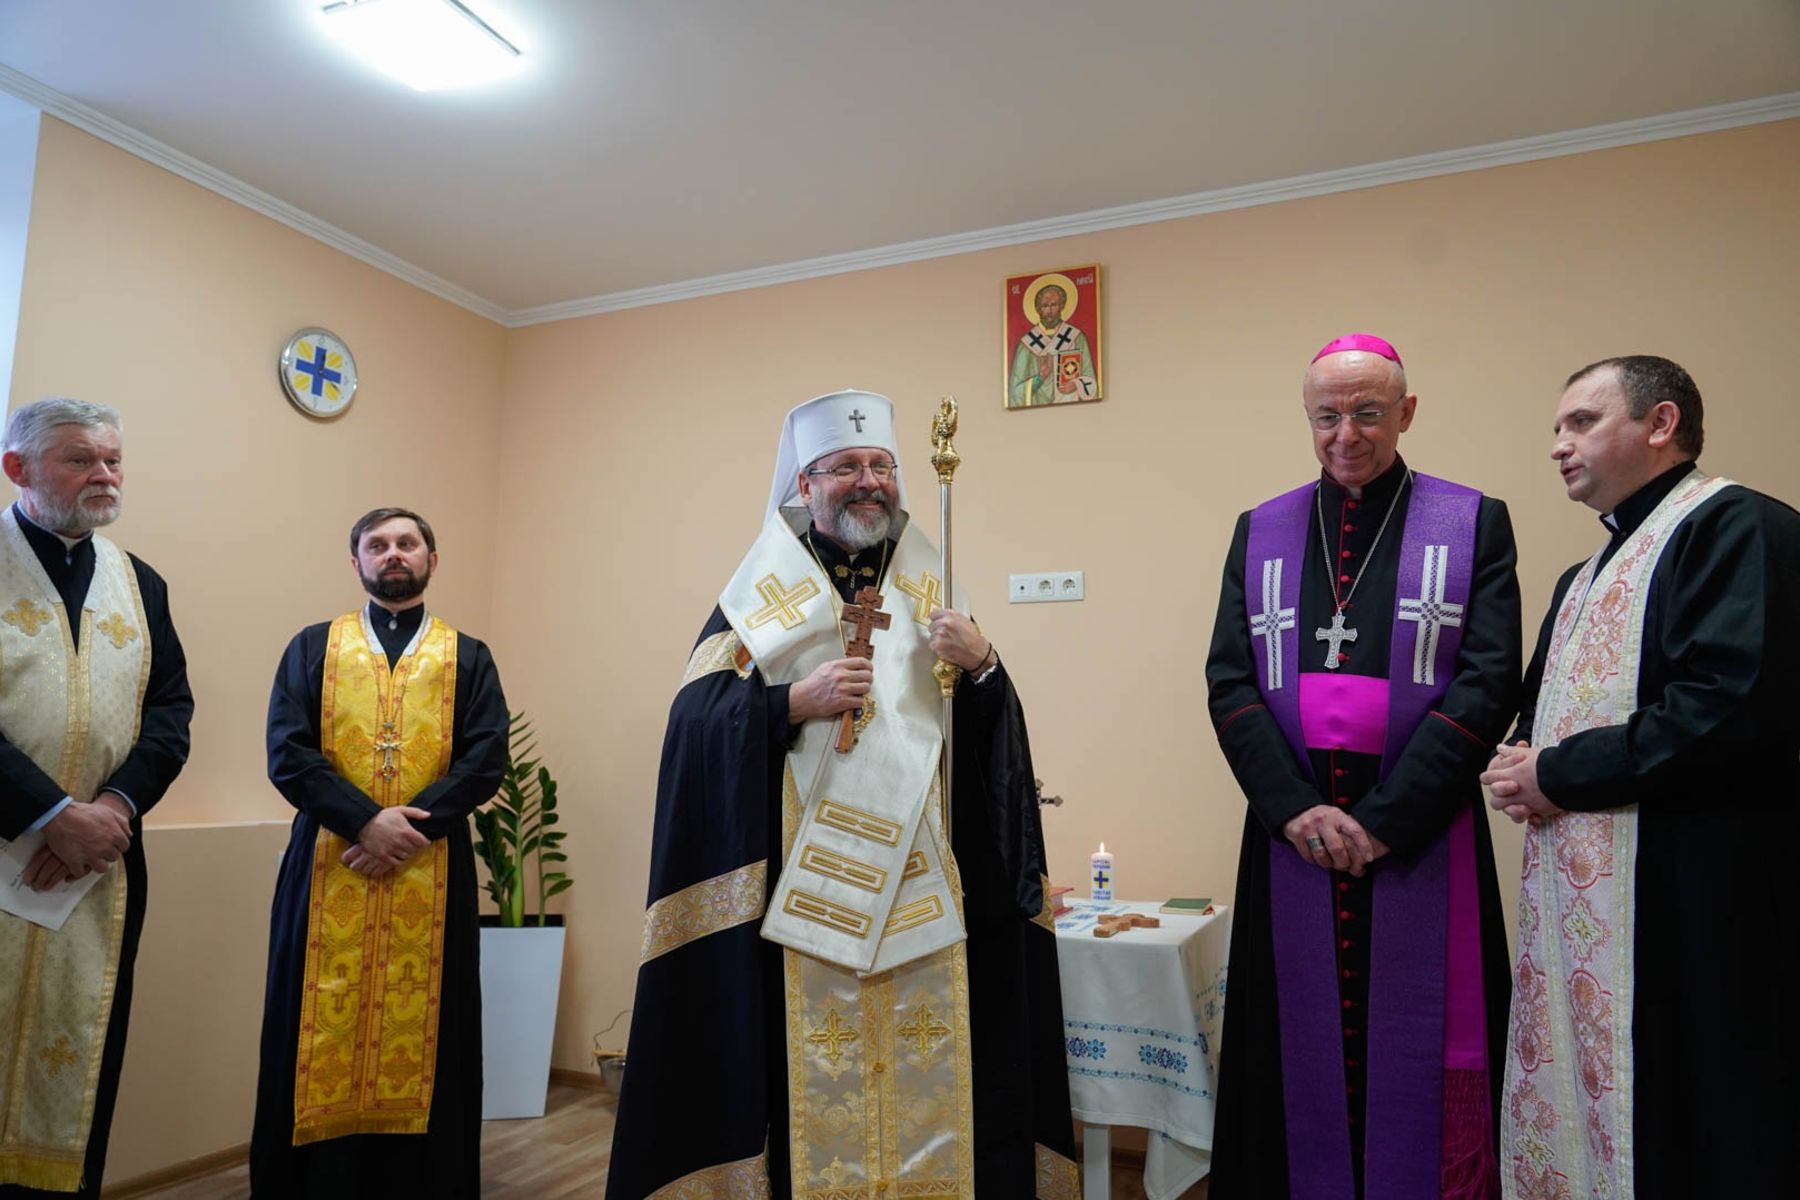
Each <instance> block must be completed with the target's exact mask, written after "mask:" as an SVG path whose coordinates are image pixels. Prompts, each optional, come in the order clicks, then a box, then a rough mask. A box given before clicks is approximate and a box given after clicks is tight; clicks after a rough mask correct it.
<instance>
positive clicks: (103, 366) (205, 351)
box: [12, 117, 505, 822]
mask: <svg viewBox="0 0 1800 1200" xmlns="http://www.w3.org/2000/svg"><path fill="white" fill-rule="evenodd" d="M306 325H323V326H325V327H326V328H328V329H331V330H332V331H334V332H335V333H337V334H338V335H339V336H340V337H342V338H344V339H345V340H346V342H348V344H349V346H350V349H351V352H352V353H354V354H355V355H356V364H357V369H358V371H359V373H360V376H361V385H360V387H359V389H358V392H357V397H356V401H355V403H353V404H352V405H351V406H350V409H349V410H348V411H347V412H346V413H345V414H344V415H343V416H342V417H341V418H339V419H337V420H335V421H330V422H319V421H315V420H313V419H312V418H310V417H306V416H304V415H302V414H301V413H300V412H299V411H298V410H296V409H295V408H294V407H293V406H292V405H291V404H289V403H288V402H287V400H286V398H285V397H284V396H283V394H282V392H281V386H280V384H279V383H278V382H277V381H276V371H275V364H276V358H277V356H278V355H279V354H280V353H281V347H282V345H283V344H284V343H285V342H286V341H287V339H288V337H289V335H290V334H292V333H293V332H294V331H295V330H296V329H299V328H301V327H303V326H306ZM504 334H505V331H504V330H502V329H501V328H500V327H499V326H497V325H495V324H494V323H493V322H491V321H487V320H484V319H483V318H480V317H476V316H472V315H471V314H469V313H468V312H466V311H464V310H463V309H460V308H457V307H456V306H455V305H452V304H450V303H448V302H446V301H443V300H439V299H437V298H436V297H434V296H430V295H428V294H426V293H424V292H421V291H419V290H418V289H417V288H414V287H412V286H410V285H408V284H405V283H402V282H401V281H399V280H398V279H395V278H394V277H393V276H391V275H388V274H386V273H384V272H381V271H377V270H375V269H374V268H373V267H369V266H366V265H364V264H363V263H360V262H357V261H356V260H354V259H351V258H349V257H348V256H346V255H343V254H339V253H337V252H335V251H332V250H328V249H326V248H324V247H322V246H321V245H320V244H319V243H318V242H316V241H314V240H313V239H311V238H308V237H305V236H303V235H301V234H298V233H295V232H293V231H292V230H290V229H287V228H285V227H283V226H281V225H278V224H276V223H275V222H273V221H271V220H269V219H268V218H266V217H262V216H259V215H257V214H255V213H253V212H251V211H249V210H248V209H246V208H243V207H242V206H240V205H237V204H234V203H232V202H231V201H229V200H226V199H224V198H222V197H220V196H217V195H214V194H213V193H211V192H208V191H206V190H205V189H203V188H200V187H197V186H195V185H194V184H191V183H188V182H186V181H185V180H182V179H179V178H177V177H176V176H174V175H171V174H169V173H168V172H166V171H163V170H161V169H160V168H157V167H154V166H151V165H150V164H149V163H146V162H144V161H142V160H141V159H138V158H135V157H133V156H131V155H129V154H126V153H124V152H123V151H120V150H117V149H115V148H113V147H111V146H108V145H106V144H105V143H103V142H100V141H98V140H96V139H94V138H92V137H90V136H88V135H87V134H85V133H82V132H80V131H79V130H76V129H74V128H72V127H70V126H68V125H65V124H63V123H62V122H60V121H57V120H55V119H54V118H49V117H46V118H45V119H44V128H43V136H42V139H41V142H40V146H39V156H38V171H37V185H36V192H35V196H34V199H33V203H32V215H31V231H30V238H29V241H28V244H27V248H26V258H25V287H24V295H23V297H22V300H21V305H20V318H19V344H18V356H17V361H16V364H15V366H14V368H13V378H12V399H13V401H14V402H15V403H20V402H26V401H30V400H36V399H38V398H39V397H41V396H44V395H49V394H52V393H62V394H66V395H71V396H80V397H83V398H86V399H93V400H104V401H106V402H107V403H110V404H113V405H115V406H117V407H118V408H119V410H120V411H121V412H122V413H123V414H124V417H125V467H126V481H125V499H126V504H125V515H124V516H123V517H122V518H121V519H120V520H119V523H118V524H117V526H115V527H114V529H113V530H112V531H110V532H112V533H113V535H114V536H115V537H116V538H117V540H118V541H119V543H120V544H121V545H123V546H124V547H126V548H127V549H129V550H131V551H133V552H134V553H136V554H138V555H139V556H140V557H142V558H143V559H144V560H145V561H146V562H148V563H150V564H151V565H152V566H154V567H155V568H156V569H157V570H158V571H159V572H161V573H162V575H163V577H164V578H165V579H167V580H169V584H170V586H169V598H170V605H171V607H172V608H173V610H174V614H175V621H176V627H177V628H178V629H179V630H180V632H181V634H182V645H183V647H184V648H185V649H186V651H187V656H188V675H189V678H190V679H191V681H192V683H193V686H194V694H195V697H196V709H195V714H194V753H193V758H192V759H191V761H190V762H189V763H188V767H187V770H186V771H185V772H184V773H183V775H182V777H181V780H180V782H179V784H178V785H177V787H176V788H175V790H174V791H173V792H172V793H171V794H170V795H169V797H168V799H167V800H166V801H165V802H164V803H163V805H162V807H161V808H159V809H158V810H157V811H156V813H155V819H157V820H159V821H163V822H175V821H181V822H197V821H232V820H245V819H252V818H258V817H276V816H281V815H283V814H284V813H288V812H291V810H289V809H288V808H287V806H286V804H284V803H283V802H282V801H281V800H280V798H279V797H277V796H276V795H275V793H274V791H273V790H271V789H270V788H269V786H268V783H267V780H266V778H265V775H264V760H263V718H264V715H265V713H266V711H267V707H268V696H269V681H270V680H271V679H272V678H273V677H274V671H275V663H276V660H277V659H278V658H279V657H280V655H281V650H282V647H283V646H285V645H286V644H287V641H288V639H289V638H290V637H292V636H293V634H294V633H295V632H296V631H297V630H299V629H300V627H301V626H303V625H306V624H309V623H311V622H313V621H322V620H326V619H328V618H330V617H332V616H335V615H336V614H338V613H340V612H344V611H346V610H348V609H350V608H354V607H355V606H356V604H357V602H358V600H359V599H360V598H361V590H360V588H359V587H358V586H357V583H356V577H355V575H354V574H353V573H352V569H351V566H350V550H349V544H348V541H347V539H348V536H349V529H350V524H351V522H352V521H354V520H355V519H356V518H357V517H359V516H361V515H362V514H363V513H364V512H366V511H368V510H369V509H371V508H373V507H375V506H376V505H379V504H402V505H406V506H409V507H415V508H418V509H419V510H420V511H422V512H424V513H426V514H427V515H428V516H429V517H430V518H431V520H432V522H433V524H434V525H435V526H436V528H437V530H438V532H439V535H440V537H439V544H438V550H439V553H440V554H441V556H442V567H441V573H440V575H439V576H438V578H437V580H436V581H435V584H434V587H433V590H432V600H433V601H434V604H433V608H434V610H435V611H437V612H439V613H440V614H441V615H443V616H444V617H445V618H447V619H448V620H449V621H451V622H452V623H453V624H457V625H461V626H465V627H467V628H468V629H469V630H470V631H472V632H476V631H479V630H481V629H483V628H485V627H486V626H487V625H488V624H489V615H490V611H491V607H490V606H491V604H492V599H493V597H492V591H491V589H490V587H489V582H488V578H487V571H488V564H489V563H490V562H491V561H492V558H493V552H494V529H495V521H494V495H495V493H496V491H497V489H498V483H497V478H498V476H497V465H496V463H495V461H494V455H493V453H492V449H491V447H492V445H493V441H494V437H495V435H496V431H497V430H498V428H499V423H500V405H499V387H500V372H501V363H502V361H503V357H504V353H503V352H504V344H503V338H504Z"/></svg>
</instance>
